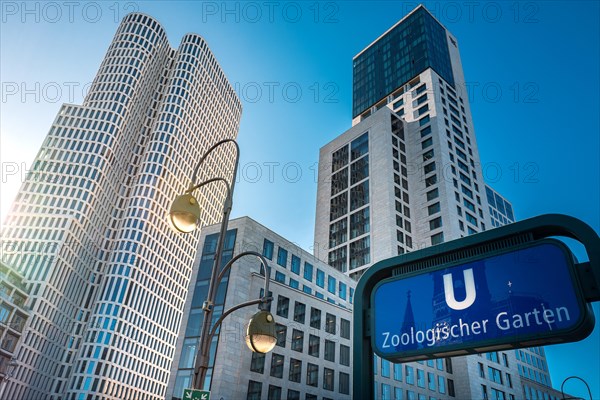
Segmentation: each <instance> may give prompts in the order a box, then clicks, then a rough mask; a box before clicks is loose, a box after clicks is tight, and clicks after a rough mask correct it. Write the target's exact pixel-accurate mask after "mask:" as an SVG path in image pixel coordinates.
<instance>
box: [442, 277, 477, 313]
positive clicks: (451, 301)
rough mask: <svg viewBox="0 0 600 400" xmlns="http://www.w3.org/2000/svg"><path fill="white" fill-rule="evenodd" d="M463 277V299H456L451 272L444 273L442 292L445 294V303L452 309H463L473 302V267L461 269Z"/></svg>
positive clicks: (474, 294)
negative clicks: (464, 295) (464, 293)
mask: <svg viewBox="0 0 600 400" xmlns="http://www.w3.org/2000/svg"><path fill="white" fill-rule="evenodd" d="M463 276H464V278H465V291H466V294H467V295H466V297H465V299H464V300H463V301H456V298H455V297H454V284H453V282H452V274H445V275H444V293H445V294H446V304H448V307H450V308H451V309H453V310H464V309H465V308H469V307H470V306H471V304H473V303H474V302H475V296H476V292H475V281H474V280H473V269H471V268H469V269H466V270H464V271H463Z"/></svg>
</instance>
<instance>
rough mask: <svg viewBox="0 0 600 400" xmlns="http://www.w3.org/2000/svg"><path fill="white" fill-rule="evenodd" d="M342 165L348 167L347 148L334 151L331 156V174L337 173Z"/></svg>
mask: <svg viewBox="0 0 600 400" xmlns="http://www.w3.org/2000/svg"><path fill="white" fill-rule="evenodd" d="M344 165H348V146H344V147H342V148H341V149H339V150H336V151H334V152H333V154H332V155H331V172H335V171H337V170H338V169H340V168H342V167H343V166H344Z"/></svg>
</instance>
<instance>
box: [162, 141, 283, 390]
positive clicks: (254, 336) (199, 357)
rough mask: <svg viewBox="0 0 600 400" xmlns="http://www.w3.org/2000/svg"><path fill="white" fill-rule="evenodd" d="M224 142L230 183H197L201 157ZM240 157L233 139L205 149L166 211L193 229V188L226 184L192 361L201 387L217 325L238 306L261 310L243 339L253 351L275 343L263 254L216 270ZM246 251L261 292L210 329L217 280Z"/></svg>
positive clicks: (196, 214) (181, 227)
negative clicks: (231, 149)
mask: <svg viewBox="0 0 600 400" xmlns="http://www.w3.org/2000/svg"><path fill="white" fill-rule="evenodd" d="M226 143H233V144H234V145H235V149H236V155H235V166H234V170H233V178H232V180H231V184H230V183H229V182H228V181H227V180H226V179H225V178H222V177H217V178H211V179H207V180H205V181H202V182H200V183H196V182H197V177H198V171H199V170H200V167H201V166H202V163H203V162H204V160H206V158H207V156H208V155H209V154H210V153H211V152H212V151H213V150H214V149H216V148H217V147H218V146H220V145H222V144H226ZM239 159H240V148H239V146H238V144H237V142H236V141H235V140H233V139H224V140H221V141H219V142H217V143H215V144H214V145H213V146H211V147H210V148H209V149H208V150H207V151H206V153H204V155H203V156H202V158H200V161H198V164H197V165H196V167H195V169H194V174H193V176H192V181H191V183H190V186H189V188H188V189H187V190H186V191H185V193H184V194H182V195H179V196H177V197H176V198H175V200H174V201H173V203H172V204H171V208H170V210H169V215H168V220H169V223H170V225H171V226H172V227H173V228H174V229H175V230H176V231H177V232H181V233H190V232H193V231H194V230H195V229H196V228H198V226H199V225H200V205H199V204H198V200H197V199H196V198H195V197H194V195H193V192H194V190H196V189H199V188H201V187H203V186H205V185H207V184H209V183H212V182H217V181H220V182H223V183H224V184H225V186H226V188H227V197H226V198H225V202H224V204H223V218H222V220H221V229H220V232H219V237H218V239H217V248H216V254H215V260H214V263H213V267H212V271H211V274H210V282H209V284H208V295H207V298H206V301H204V303H203V304H202V310H203V311H204V316H203V322H202V331H201V333H200V345H199V349H198V353H197V354H196V360H195V363H194V381H193V387H194V389H202V387H203V386H204V381H205V379H206V373H207V371H208V363H209V357H210V344H211V342H212V339H213V337H214V335H215V333H216V331H217V329H218V328H219V326H220V325H221V323H222V322H223V320H224V319H225V317H227V316H228V315H229V314H231V313H232V312H234V311H236V310H239V309H240V308H244V307H248V306H252V305H257V304H258V307H259V309H260V311H258V312H257V313H256V314H254V316H253V317H252V318H251V319H250V321H249V323H248V327H247V329H246V343H247V344H248V347H249V348H250V349H251V350H252V351H254V352H258V353H267V352H269V351H271V350H272V349H273V347H275V344H276V343H277V335H276V332H275V320H274V318H273V315H272V314H271V313H270V312H269V311H268V308H269V304H270V303H271V300H272V297H270V296H269V265H268V264H267V260H266V259H265V258H264V257H263V256H262V254H260V253H257V252H254V251H245V252H242V253H240V254H238V255H236V256H235V257H233V258H232V259H231V260H229V262H228V263H227V264H225V265H224V266H223V268H222V269H221V271H220V272H219V273H218V275H217V271H218V270H219V266H220V265H221V258H222V253H223V245H224V243H225V234H226V232H227V225H228V223H229V215H230V213H231V208H232V206H233V189H234V186H235V179H236V174H237V169H238V164H239ZM248 255H251V256H255V257H257V258H258V259H259V261H260V263H261V264H262V268H263V270H264V272H265V274H264V276H265V283H264V293H263V296H262V297H261V298H259V299H255V300H250V301H246V302H243V303H240V304H238V305H236V306H233V307H231V308H229V309H228V310H226V311H224V312H223V314H222V315H221V316H220V317H219V318H218V319H217V321H215V323H214V325H213V327H212V329H210V326H211V321H212V313H213V309H214V302H215V297H216V294H217V288H218V287H219V283H220V282H221V280H222V279H223V277H224V276H225V274H226V273H227V271H229V269H230V268H231V266H232V265H233V263H234V262H235V261H237V260H238V259H240V258H241V257H244V256H248Z"/></svg>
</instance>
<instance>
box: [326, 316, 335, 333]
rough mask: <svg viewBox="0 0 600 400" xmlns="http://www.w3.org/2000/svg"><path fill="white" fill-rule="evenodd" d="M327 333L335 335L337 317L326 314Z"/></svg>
mask: <svg viewBox="0 0 600 400" xmlns="http://www.w3.org/2000/svg"><path fill="white" fill-rule="evenodd" d="M325 332H327V333H331V334H333V335H335V315H333V314H329V313H326V314H325Z"/></svg>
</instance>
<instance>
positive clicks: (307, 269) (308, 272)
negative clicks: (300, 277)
mask: <svg viewBox="0 0 600 400" xmlns="http://www.w3.org/2000/svg"><path fill="white" fill-rule="evenodd" d="M304 279H306V280H307V281H309V282H312V279H313V266H312V264H309V263H307V262H306V261H305V262H304Z"/></svg>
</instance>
